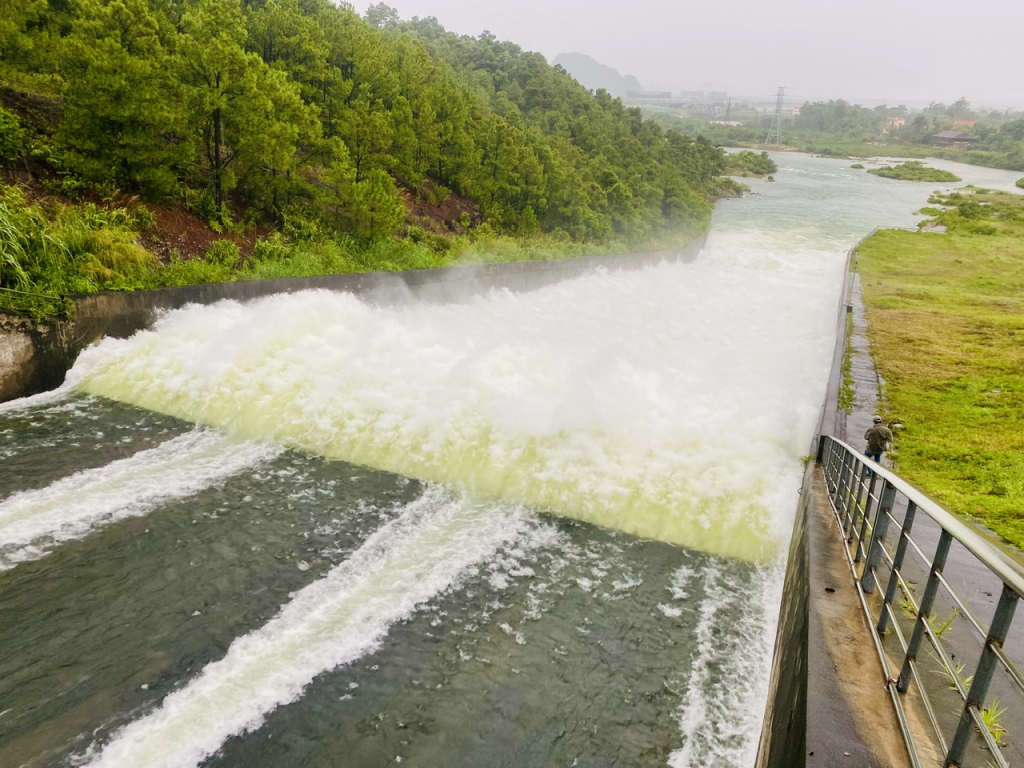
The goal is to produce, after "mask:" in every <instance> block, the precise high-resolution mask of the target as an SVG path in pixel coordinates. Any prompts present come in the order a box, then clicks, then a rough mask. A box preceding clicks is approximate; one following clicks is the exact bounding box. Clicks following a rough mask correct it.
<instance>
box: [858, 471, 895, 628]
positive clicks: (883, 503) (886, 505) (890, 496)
mask: <svg viewBox="0 0 1024 768" xmlns="http://www.w3.org/2000/svg"><path fill="white" fill-rule="evenodd" d="M895 499H896V488H895V486H893V485H892V483H890V482H889V481H888V480H883V481H882V496H881V498H880V499H879V501H878V511H876V512H875V527H874V530H873V531H872V532H871V543H870V544H869V545H868V556H867V559H866V560H865V561H864V571H863V573H862V574H861V577H860V585H861V588H862V589H863V590H864V594H866V595H870V594H871V593H872V592H874V591H875V582H876V579H875V566H877V565H878V564H879V562H880V561H881V559H882V547H883V546H884V545H885V534H886V532H887V531H888V530H889V512H891V511H892V505H893V501H894V500H895ZM883 610H884V606H883Z"/></svg>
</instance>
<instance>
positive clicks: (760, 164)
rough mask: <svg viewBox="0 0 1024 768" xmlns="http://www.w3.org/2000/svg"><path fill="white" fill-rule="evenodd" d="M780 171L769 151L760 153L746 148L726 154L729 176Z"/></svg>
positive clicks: (756, 174)
mask: <svg viewBox="0 0 1024 768" xmlns="http://www.w3.org/2000/svg"><path fill="white" fill-rule="evenodd" d="M778 171H779V166H778V165H776V164H775V161H774V160H772V159H771V158H770V157H768V153H767V152H762V153H761V154H758V153H756V152H751V151H750V150H748V149H744V150H742V151H740V152H733V153H730V154H728V155H726V156H725V173H726V174H728V175H729V176H766V175H767V174H769V173H778Z"/></svg>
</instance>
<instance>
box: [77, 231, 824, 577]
mask: <svg viewBox="0 0 1024 768" xmlns="http://www.w3.org/2000/svg"><path fill="white" fill-rule="evenodd" d="M841 267H842V260H841V259H836V258H835V257H834V254H830V253H827V252H821V251H814V250H808V251H799V252H796V253H786V252H781V251H780V252H766V251H764V250H763V249H761V250H756V251H753V252H748V251H747V250H746V249H743V248H742V247H738V248H737V249H726V250H725V251H724V253H723V257H722V258H719V259H716V260H714V261H710V260H709V261H704V262H701V263H696V264H691V265H668V264H665V265H662V266H658V267H652V268H649V269H645V270H642V271H638V272H616V273H603V272H601V273H597V274H593V275H590V276H587V277H583V278H580V279H577V280H572V281H568V282H565V283H562V284H559V285H556V286H552V287H549V288H546V289H544V290H540V291H535V292H532V293H528V294H523V295H513V294H511V293H508V292H503V291H495V292H492V293H490V294H488V295H486V296H482V297H478V298H475V299H473V300H471V301H469V302H467V303H465V304H453V305H447V306H434V305H410V306H404V307H397V308H396V307H390V308H379V307H374V306H370V305H368V304H366V303H364V302H363V301H361V300H360V299H358V298H356V297H354V296H351V295H347V294H340V293H329V292H326V291H319V292H308V293H302V294H291V295H285V296H275V297H271V298H267V299H263V300H260V301H256V302H252V303H249V304H246V305H241V304H237V303H234V302H224V303H220V304H216V305H213V306H206V307H192V308H188V309H186V310H183V311H179V312H174V313H171V314H169V315H167V316H165V317H164V318H163V319H162V320H161V321H160V322H159V323H158V324H157V326H156V327H155V328H154V329H153V330H151V331H147V332H144V333H140V334H138V335H136V336H135V337H133V338H132V339H129V340H125V341H115V340H107V341H105V342H103V343H102V344H100V345H99V346H98V347H96V348H93V349H90V350H88V351H87V352H86V353H84V354H83V355H82V359H81V360H80V362H79V364H78V366H77V367H76V371H75V376H76V378H77V379H78V380H79V384H78V386H79V387H81V388H82V389H84V390H86V391H88V392H91V393H94V394H101V395H105V396H107V397H112V398H115V399H118V400H123V401H126V402H130V403H133V404H136V405H140V406H142V407H145V408H149V409H153V410H157V411H161V412H164V413H169V414H172V415H175V416H178V417H181V418H185V419H188V420H191V421H195V422H199V423H205V424H210V425H214V426H217V427H219V428H221V429H224V430H227V431H229V432H232V433H235V434H239V435H242V436H244V437H247V438H257V439H268V438H269V439H273V440H276V441H279V442H282V443H284V444H286V445H290V446H293V447H297V448H300V449H303V450H307V451H311V452H314V453H319V454H323V455H327V456H331V457H335V458H341V459H345V460H348V461H353V462H356V463H360V464H365V465H369V466H373V467H377V468H382V469H387V470H391V471H395V472H399V473H401V474H405V475H407V476H411V477H416V478H420V479H424V480H429V481H438V482H445V483H448V484H454V485H457V486H460V487H463V488H465V489H467V490H468V491H470V492H472V493H477V494H485V495H489V496H492V497H498V498H503V499H506V500H510V501H513V502H526V503H529V504H531V505H533V506H537V507H540V508H548V509H552V510H554V511H556V512H558V513H560V514H565V515H569V516H572V517H578V518H582V519H584V520H588V521H590V522H594V523H597V524H600V525H604V526H608V527H614V528H620V529H622V530H625V531H627V532H630V533H635V534H639V535H643V536H647V537H651V538H658V539H662V540H665V541H669V542H673V543H678V544H685V545H687V546H689V547H693V548H698V549H704V550H707V551H710V552H713V553H719V554H725V555H730V556H733V557H739V558H744V559H750V560H757V559H762V558H765V557H771V556H772V555H774V553H775V551H776V543H777V541H778V540H779V537H780V534H782V533H783V532H784V531H785V529H786V527H787V524H788V519H789V515H790V514H791V509H790V507H791V506H792V505H791V503H790V502H791V499H792V496H793V494H794V492H795V489H796V487H797V485H796V483H797V481H798V477H799V472H798V469H799V462H798V461H797V459H798V458H799V456H800V455H801V454H802V453H803V452H805V450H806V445H807V443H808V441H809V439H810V434H811V431H812V429H813V426H814V422H815V418H816V415H817V411H818V406H819V402H820V398H821V393H822V391H823V389H824V385H825V381H826V379H827V368H828V365H827V363H828V358H829V351H830V349H831V346H832V334H833V331H834V325H835V323H834V312H835V310H834V308H835V303H836V298H837V290H838V285H839V282H840V281H839V279H838V275H839V270H841ZM710 295H714V296H715V300H714V301H708V300H707V297H708V296H710ZM780 512H781V513H780Z"/></svg>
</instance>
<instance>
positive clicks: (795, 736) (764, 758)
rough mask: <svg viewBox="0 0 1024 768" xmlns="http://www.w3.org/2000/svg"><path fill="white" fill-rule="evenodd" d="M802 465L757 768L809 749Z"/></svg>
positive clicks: (794, 760) (778, 764) (795, 762)
mask: <svg viewBox="0 0 1024 768" xmlns="http://www.w3.org/2000/svg"><path fill="white" fill-rule="evenodd" d="M812 472H814V467H813V466H811V465H808V466H807V467H805V468H804V482H803V485H802V486H801V489H800V501H799V503H798V504H797V511H796V518H795V520H794V523H793V536H792V538H791V539H790V545H789V558H788V560H787V561H786V578H785V582H784V585H785V586H784V595H783V598H782V605H781V606H780V608H779V626H778V630H777V631H776V633H775V649H774V652H773V654H772V671H771V679H770V680H771V682H770V693H769V696H768V700H767V701H766V702H765V714H764V724H763V726H762V727H761V738H760V740H759V742H758V748H757V761H756V763H755V765H756V766H757V768H801V766H804V765H805V758H806V749H807V704H808V702H807V696H808V686H807V680H808V668H807V664H808V650H807V647H808V646H807V643H808V620H809V606H808V598H809V594H810V583H809V576H810V567H809V562H810V547H809V543H808V536H807V521H808V520H809V518H810V514H809V510H810V505H811V473H812Z"/></svg>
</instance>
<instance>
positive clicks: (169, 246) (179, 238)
mask: <svg viewBox="0 0 1024 768" xmlns="http://www.w3.org/2000/svg"><path fill="white" fill-rule="evenodd" d="M142 205H144V206H145V207H146V208H148V209H149V210H150V211H151V212H152V213H153V215H154V216H155V217H156V224H155V225H154V226H153V227H151V228H150V229H148V230H147V231H146V232H143V233H142V234H141V235H140V236H139V241H140V244H141V245H142V246H144V247H145V248H147V249H148V250H150V251H152V252H153V253H155V254H156V255H157V257H158V258H159V259H160V261H162V262H164V263H167V262H168V261H170V260H171V258H172V257H173V258H178V259H182V260H183V261H189V260H191V259H194V258H198V257H201V256H203V255H204V254H205V253H206V252H207V251H208V250H209V248H210V246H211V245H213V243H214V242H216V241H217V240H230V241H231V242H233V243H235V244H237V245H238V247H239V249H240V250H241V252H242V255H243V256H248V255H249V254H251V253H252V251H253V248H255V246H256V240H257V239H258V238H260V237H266V235H267V232H266V231H265V228H259V227H257V228H255V229H253V230H251V231H249V232H247V233H245V234H244V235H234V234H228V233H221V232H217V231H216V230H215V229H214V228H213V227H211V226H210V225H209V224H207V223H206V222H205V221H202V220H201V219H198V218H196V217H195V216H193V215H192V214H191V213H189V212H188V211H185V210H181V209H180V208H166V207H164V206H161V205H156V204H154V203H143V204H142Z"/></svg>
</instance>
